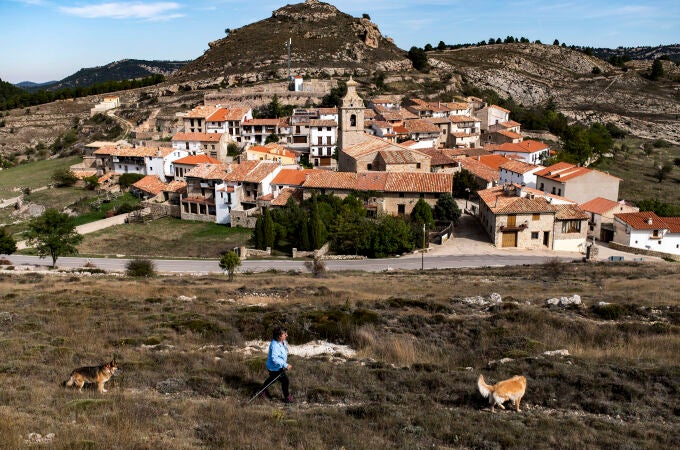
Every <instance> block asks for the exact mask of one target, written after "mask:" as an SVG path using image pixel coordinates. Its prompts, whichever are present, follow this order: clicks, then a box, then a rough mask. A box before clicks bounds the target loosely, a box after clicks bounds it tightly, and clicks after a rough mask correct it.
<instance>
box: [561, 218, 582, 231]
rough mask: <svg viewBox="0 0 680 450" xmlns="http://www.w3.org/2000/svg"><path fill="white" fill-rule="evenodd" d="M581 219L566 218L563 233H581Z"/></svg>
mask: <svg viewBox="0 0 680 450" xmlns="http://www.w3.org/2000/svg"><path fill="white" fill-rule="evenodd" d="M580 232H581V221H580V220H565V221H563V222H562V233H580Z"/></svg>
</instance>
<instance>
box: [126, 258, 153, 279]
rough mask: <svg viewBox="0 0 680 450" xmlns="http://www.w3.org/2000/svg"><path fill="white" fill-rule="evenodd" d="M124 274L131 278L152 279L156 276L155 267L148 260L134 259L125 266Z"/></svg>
mask: <svg viewBox="0 0 680 450" xmlns="http://www.w3.org/2000/svg"><path fill="white" fill-rule="evenodd" d="M125 269H126V273H127V275H128V276H131V277H152V276H154V275H156V265H155V264H154V262H153V261H151V260H150V259H144V258H135V259H132V260H130V261H129V262H128V263H127V264H126V265H125Z"/></svg>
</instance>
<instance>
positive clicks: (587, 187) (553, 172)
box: [536, 162, 621, 204]
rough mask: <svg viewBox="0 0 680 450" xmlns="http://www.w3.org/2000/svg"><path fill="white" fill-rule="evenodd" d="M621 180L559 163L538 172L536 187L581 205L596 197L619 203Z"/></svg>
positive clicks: (606, 174) (584, 168) (602, 173)
mask: <svg viewBox="0 0 680 450" xmlns="http://www.w3.org/2000/svg"><path fill="white" fill-rule="evenodd" d="M620 181H621V179H620V178H617V177H615V176H612V175H609V174H608V173H604V172H600V171H598V170H593V169H588V168H586V167H579V166H576V165H574V164H570V163H566V162H559V163H557V164H553V165H552V166H550V167H546V168H545V169H542V170H539V171H538V172H536V187H537V189H539V190H541V191H543V192H550V193H551V194H556V195H560V196H563V197H567V198H569V199H571V200H573V201H575V202H577V203H579V204H582V203H585V202H588V201H590V200H592V199H593V198H595V197H602V198H606V199H609V200H613V201H617V200H618V196H619V183H620Z"/></svg>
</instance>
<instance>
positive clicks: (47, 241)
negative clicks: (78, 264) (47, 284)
mask: <svg viewBox="0 0 680 450" xmlns="http://www.w3.org/2000/svg"><path fill="white" fill-rule="evenodd" d="M26 237H27V239H28V243H29V245H32V246H35V248H36V250H37V251H38V255H39V256H40V257H41V258H45V257H47V256H50V257H51V258H52V267H54V266H55V265H56V263H57V258H59V257H60V256H64V255H77V254H78V249H77V248H76V245H78V244H79V243H80V242H81V241H82V240H83V236H82V235H80V234H78V232H77V231H76V227H75V225H74V224H73V221H72V220H71V218H70V217H69V216H68V214H64V213H60V212H59V211H57V210H56V209H54V208H50V209H48V210H46V211H45V212H44V213H43V214H42V215H41V216H39V217H36V218H35V219H33V220H31V221H30V222H29V223H28V232H27V234H26Z"/></svg>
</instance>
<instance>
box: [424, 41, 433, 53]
mask: <svg viewBox="0 0 680 450" xmlns="http://www.w3.org/2000/svg"><path fill="white" fill-rule="evenodd" d="M423 50H425V51H426V52H431V51H432V50H434V47H432V44H430V43H427V44H425V47H424V48H423Z"/></svg>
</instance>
